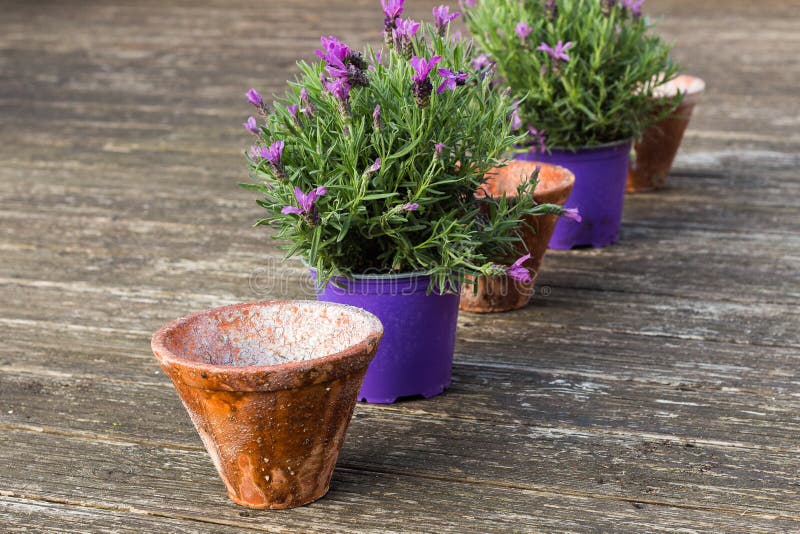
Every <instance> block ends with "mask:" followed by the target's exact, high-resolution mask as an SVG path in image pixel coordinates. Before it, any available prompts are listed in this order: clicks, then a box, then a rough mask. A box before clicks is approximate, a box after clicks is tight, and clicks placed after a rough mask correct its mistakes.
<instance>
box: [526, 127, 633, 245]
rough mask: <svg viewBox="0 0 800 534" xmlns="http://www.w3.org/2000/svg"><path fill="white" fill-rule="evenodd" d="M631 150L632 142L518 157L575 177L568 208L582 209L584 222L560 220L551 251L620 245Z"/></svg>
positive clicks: (567, 204)
mask: <svg viewBox="0 0 800 534" xmlns="http://www.w3.org/2000/svg"><path fill="white" fill-rule="evenodd" d="M630 150H631V142H630V141H622V142H619V143H613V144H609V145H603V146H599V147H593V148H585V149H581V150H578V151H577V152H570V151H565V150H551V151H550V153H547V152H545V153H535V152H528V153H518V154H516V155H515V157H516V158H517V159H522V160H527V161H541V162H543V163H550V164H553V165H559V166H561V167H565V168H567V169H569V170H570V171H572V173H573V174H574V175H575V186H574V187H573V188H572V193H570V195H569V198H568V199H567V201H566V202H565V203H564V207H566V208H578V210H579V211H580V214H581V217H582V218H583V221H582V222H580V223H576V222H573V221H570V220H567V219H565V218H563V217H562V218H560V219H559V220H558V222H557V223H556V227H555V230H554V231H553V236H552V237H551V238H550V248H553V249H561V250H568V249H571V248H574V247H585V246H588V247H598V248H599V247H605V246H608V245H611V244H613V243H616V242H617V240H618V239H619V228H620V224H621V222H622V205H623V201H624V198H625V180H626V178H627V174H628V160H629V154H630Z"/></svg>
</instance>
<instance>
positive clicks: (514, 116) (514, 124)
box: [511, 108, 522, 131]
mask: <svg viewBox="0 0 800 534" xmlns="http://www.w3.org/2000/svg"><path fill="white" fill-rule="evenodd" d="M520 128H522V119H521V118H520V117H519V109H517V108H514V111H512V112H511V129H512V130H514V131H517V130H519V129H520Z"/></svg>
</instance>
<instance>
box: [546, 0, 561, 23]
mask: <svg viewBox="0 0 800 534" xmlns="http://www.w3.org/2000/svg"><path fill="white" fill-rule="evenodd" d="M544 11H545V13H546V16H547V20H549V21H550V22H552V21H554V20H556V18H557V17H558V4H557V3H556V0H544Z"/></svg>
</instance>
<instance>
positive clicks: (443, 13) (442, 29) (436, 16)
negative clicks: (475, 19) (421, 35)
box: [433, 5, 461, 37]
mask: <svg viewBox="0 0 800 534" xmlns="http://www.w3.org/2000/svg"><path fill="white" fill-rule="evenodd" d="M459 15H461V13H459V12H458V11H454V12H453V13H450V7H449V6H445V5H441V6H439V7H434V8H433V20H434V22H435V23H436V31H438V32H439V35H440V36H441V37H444V36H445V34H446V33H447V26H448V24H450V22H451V21H452V20H454V19H455V18H456V17H458V16H459Z"/></svg>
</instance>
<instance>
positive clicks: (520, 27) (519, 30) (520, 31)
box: [514, 21, 533, 44]
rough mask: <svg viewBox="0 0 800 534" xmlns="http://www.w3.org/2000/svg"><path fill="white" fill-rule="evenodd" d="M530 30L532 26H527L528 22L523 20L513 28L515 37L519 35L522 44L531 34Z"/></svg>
mask: <svg viewBox="0 0 800 534" xmlns="http://www.w3.org/2000/svg"><path fill="white" fill-rule="evenodd" d="M532 31H533V28H531V27H530V26H528V23H527V22H525V21H522V22H520V23H519V24H517V26H516V27H515V28H514V33H516V34H517V37H519V40H520V41H522V43H523V44H524V43H525V41H527V40H528V36H529V35H530V34H531V32H532Z"/></svg>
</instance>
